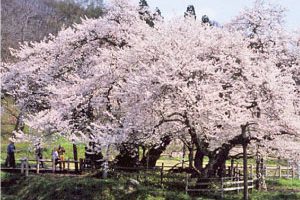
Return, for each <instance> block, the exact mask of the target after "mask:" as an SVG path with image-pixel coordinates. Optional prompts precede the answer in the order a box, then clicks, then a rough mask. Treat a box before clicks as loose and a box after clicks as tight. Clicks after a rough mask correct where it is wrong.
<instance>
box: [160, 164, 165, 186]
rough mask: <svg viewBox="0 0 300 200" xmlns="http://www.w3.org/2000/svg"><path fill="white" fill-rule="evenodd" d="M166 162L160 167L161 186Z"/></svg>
mask: <svg viewBox="0 0 300 200" xmlns="http://www.w3.org/2000/svg"><path fill="white" fill-rule="evenodd" d="M163 176H164V163H161V169H160V186H161V187H163Z"/></svg>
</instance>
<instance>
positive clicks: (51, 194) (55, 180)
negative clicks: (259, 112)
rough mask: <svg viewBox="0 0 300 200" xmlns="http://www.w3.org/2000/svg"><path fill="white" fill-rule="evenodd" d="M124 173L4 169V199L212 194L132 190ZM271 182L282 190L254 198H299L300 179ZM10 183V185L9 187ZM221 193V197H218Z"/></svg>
mask: <svg viewBox="0 0 300 200" xmlns="http://www.w3.org/2000/svg"><path fill="white" fill-rule="evenodd" d="M126 180H127V179H125V178H124V177H123V178H122V177H121V178H119V179H107V180H103V179H98V178H95V177H92V176H76V177H74V176H60V175H31V176H29V177H28V178H25V177H24V176H21V175H16V174H8V173H1V183H2V189H1V193H2V199H20V200H22V199H32V200H33V199H39V200H46V199H74V200H76V199H87V200H88V199H126V200H131V199H141V200H154V199H158V200H160V199H170V200H171V199H172V200H174V199H176V200H177V199H178V200H181V199H187V200H189V199H191V200H192V199H198V200H201V199H202V200H209V199H212V197H204V196H202V197H201V196H199V195H196V196H194V197H190V196H188V195H186V194H185V193H184V191H177V190H176V189H173V190H161V189H160V188H159V187H155V186H152V185H150V186H145V185H143V184H141V185H139V186H138V187H137V189H135V190H132V191H131V192H129V190H128V189H127V187H126ZM269 184H271V186H276V185H280V191H269V192H257V191H253V192H252V193H251V194H250V196H251V199H252V200H286V199H289V200H296V199H300V192H298V193H297V192H295V191H294V192H291V191H288V190H285V189H287V188H289V189H291V188H293V189H294V190H300V180H293V182H292V181H291V180H285V179H280V180H277V181H273V182H271V183H270V182H269ZM8 186H10V187H8ZM218 198H219V197H217V199H218ZM235 199H236V200H238V199H242V192H240V194H236V193H227V194H226V195H225V200H235Z"/></svg>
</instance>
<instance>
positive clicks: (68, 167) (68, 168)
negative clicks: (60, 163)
mask: <svg viewBox="0 0 300 200" xmlns="http://www.w3.org/2000/svg"><path fill="white" fill-rule="evenodd" d="M69 171H70V158H68V160H67V172H69Z"/></svg>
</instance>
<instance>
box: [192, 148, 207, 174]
mask: <svg viewBox="0 0 300 200" xmlns="http://www.w3.org/2000/svg"><path fill="white" fill-rule="evenodd" d="M204 156H205V154H204V153H203V152H202V151H201V150H200V149H197V150H196V155H195V158H194V166H195V168H196V169H197V170H199V171H202V169H203V159H204Z"/></svg>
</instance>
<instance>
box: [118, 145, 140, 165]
mask: <svg viewBox="0 0 300 200" xmlns="http://www.w3.org/2000/svg"><path fill="white" fill-rule="evenodd" d="M115 160H116V166H119V167H128V168H134V167H137V166H138V165H139V154H138V145H136V144H130V143H123V144H121V146H120V153H119V155H118V156H117V157H116V159H115Z"/></svg>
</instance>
